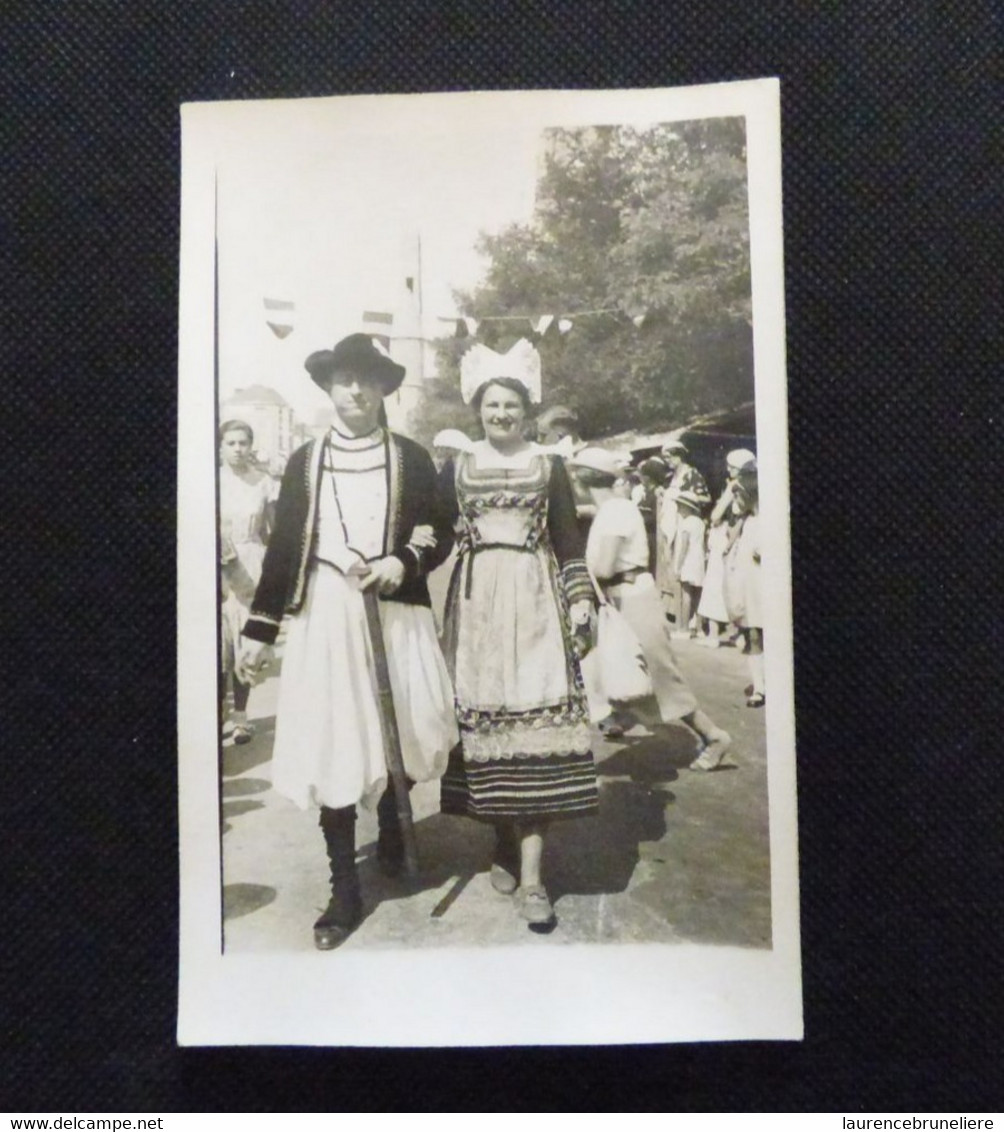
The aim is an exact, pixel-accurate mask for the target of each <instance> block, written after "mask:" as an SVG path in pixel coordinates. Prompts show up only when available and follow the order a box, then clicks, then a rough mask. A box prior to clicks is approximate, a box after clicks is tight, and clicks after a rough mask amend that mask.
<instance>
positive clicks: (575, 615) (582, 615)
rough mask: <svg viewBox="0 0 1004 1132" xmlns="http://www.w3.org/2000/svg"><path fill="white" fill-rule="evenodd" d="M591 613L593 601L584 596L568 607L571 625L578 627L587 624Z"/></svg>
mask: <svg viewBox="0 0 1004 1132" xmlns="http://www.w3.org/2000/svg"><path fill="white" fill-rule="evenodd" d="M592 613H593V603H592V602H591V601H587V600H586V599H585V598H583V599H581V600H580V601H577V602H575V603H574V604H573V605H571V606H570V607H569V610H568V615H569V617H570V618H571V621H572V626H573V627H574V628H576V629H577V628H578V627H579V626H580V625H588V624H589V618H590V617H591V616H592Z"/></svg>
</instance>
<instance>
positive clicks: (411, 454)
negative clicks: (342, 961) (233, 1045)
mask: <svg viewBox="0 0 1004 1132" xmlns="http://www.w3.org/2000/svg"><path fill="white" fill-rule="evenodd" d="M305 367H306V369H307V372H308V373H309V374H310V377H311V378H312V379H313V381H314V382H315V383H316V384H317V385H318V386H319V387H320V388H321V389H323V390H324V391H325V392H326V393H328V395H329V396H330V397H331V402H332V405H333V407H334V411H335V416H334V424H333V425H332V427H331V429H330V431H329V432H328V433H327V435H325V436H324V437H323V438H321V439H317V440H312V441H309V442H308V443H307V444H305V445H304V446H303V447H302V448H300V449H298V450H297V451H296V452H295V453H294V454H293V455H292V457H291V458H290V460H289V464H288V466H287V468H286V472H285V475H284V476H283V481H282V487H281V490H280V493H279V500H278V504H277V506H276V516H275V529H274V531H273V534H272V539H271V541H270V543H269V547H268V551H267V553H266V555H265V560H264V563H263V567H262V576H261V582H260V583H259V585H258V589H257V592H256V593H255V598H254V601H253V603H252V607H251V613H250V616H249V617H248V619H247V622H246V624H245V626H244V633H243V636H244V643H243V647H242V657H241V662H242V665H243V667H244V669H245V671H247V672H248V673H249V674H251V675H254V674H255V673H258V672H260V670H261V668H262V667H263V666H264V665H265V664H267V663H268V655H269V654H268V646H271V645H272V644H273V643H274V641H275V639H276V636H277V634H278V632H279V626H280V624H281V622H282V620H283V618H284V617H286V618H288V621H287V625H288V630H287V634H286V641H285V649H284V655H283V668H282V682H281V685H280V691H279V704H278V711H277V715H276V732H275V746H274V750H273V756H272V781H273V785H274V787H275V789H276V790H277V791H279V793H281V794H283V795H285V796H286V797H287V798H290V799H291V800H292V801H293V802H295V803H296V804H297V805H298V806H299V807H301V808H302V809H306V808H308V807H309V806H312V805H316V806H319V807H320V825H321V829H322V831H323V833H324V839H325V845H326V848H327V854H328V860H329V864H330V869H331V899H330V901H329V903H328V907H327V909H326V910H325V912H324V913H323V914H322V915H321V917H320V919H318V920H317V922H316V924H315V925H314V942H315V945H316V946H317V947H318V948H320V949H321V950H328V949H330V948H332V947H336V946H337V945H338V944H339V943H341V942H342V941H343V940H344V939H345V938H346V937H347V936H348V935H349V934H350V933H351V932H352V931H353V930H354V929H355V928H356V927H357V926H358V925H359V923H360V922H361V920H362V917H363V906H362V899H361V894H360V890H359V881H358V876H357V873H356V864H355V821H356V805H357V804H358V803H360V802H362V803H363V804H365V805H373V804H376V806H377V815H378V820H379V829H380V832H379V839H378V842H377V856H378V860H379V863H380V865H381V867H382V868H383V870H384V871H385V872H386V873H388V874H391V875H393V874H394V873H396V872H398V871H400V868H401V865H402V861H403V852H404V850H403V840H402V835H401V829H400V826H399V824H398V818H397V810H396V806H395V803H394V796H393V791H392V790H391V789H390V788H389V787H388V769H387V754H386V751H385V749H384V739H383V729H382V727H381V717H380V710H381V708H380V699H379V691H378V688H377V677H376V672H375V666H374V648H373V642H372V640H371V638H370V635H369V631H368V627H367V618H366V612H365V605H364V593H365V591H367V590H375V591H376V592H377V593H378V594H379V596H380V620H381V625H382V630H383V644H384V647H385V650H386V656H387V667H388V669H389V676H390V685H391V690H392V692H393V703H394V710H395V715H396V722H397V729H398V732H399V734H400V740H401V752H402V756H403V762H404V768H405V771H406V774H407V776H408V778H409V779H410V780H411V781H413V782H427V781H430V780H432V779H436V778H439V777H440V776H441V775H442V773H443V771H444V770H445V768H446V763H447V759H448V756H449V752H450V749H451V747H452V746H453V745H454V744H455V743H456V741H457V726H456V720H455V715H454V710H453V691H452V686H451V684H450V679H449V676H448V673H447V671H446V666H445V663H444V661H443V657H442V653H441V652H440V650H439V645H438V643H437V640H436V631H435V625H434V623H433V617H432V609H431V603H430V600H429V589H428V585H427V583H426V577H427V575H428V574H429V572H430V571H431V570H433V569H435V567H436V566H438V565H439V564H440V563H441V562H442V561H443V560H444V559H445V558H446V556H447V555H448V553H449V551H450V548H451V545H452V537H453V536H452V530H451V523H450V518H449V516H445V517H444V513H443V511H442V509H441V508H440V507H439V506H438V505H437V502H436V471H435V468H434V466H433V463H432V460H431V458H430V457H429V454H428V453H427V452H426V451H425V449H424V448H422V447H421V446H420V445H418V444H416V443H415V442H414V441H411V440H408V439H407V438H405V437H403V436H398V435H396V434H395V433H392V432H390V431H389V430H388V429H387V428H386V427H384V426H383V425H382V423H381V421H382V420H384V419H385V418H384V416H383V398H384V397H386V396H387V395H389V394H390V393H393V392H394V391H395V390H396V389H397V388H398V387H399V386H400V384H401V382H402V380H403V378H404V373H405V371H404V367H403V366H400V365H397V364H396V363H395V362H394V361H392V360H391V358H390V357H389V356H388V355H387V353H386V352H385V351H384V350H383V349H382V347H380V346H379V344H378V343H377V342H376V340H374V339H373V338H371V337H370V336H369V335H366V334H352V335H350V336H349V337H348V338H345V339H343V340H342V341H341V342H339V343H338V344H337V345H336V346H335V347H334V349H333V350H320V351H318V352H316V353H313V354H311V355H310V357H308V358H307V360H306V363H305Z"/></svg>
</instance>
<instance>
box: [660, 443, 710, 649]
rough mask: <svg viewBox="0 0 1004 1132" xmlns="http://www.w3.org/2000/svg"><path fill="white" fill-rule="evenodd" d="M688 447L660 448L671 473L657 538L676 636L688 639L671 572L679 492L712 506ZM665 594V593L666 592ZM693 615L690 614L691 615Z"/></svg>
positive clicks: (681, 593) (680, 591)
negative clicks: (670, 589) (662, 555)
mask: <svg viewBox="0 0 1004 1132" xmlns="http://www.w3.org/2000/svg"><path fill="white" fill-rule="evenodd" d="M687 456H688V452H687V446H686V445H685V444H684V443H683V441H682V440H680V439H679V438H673V439H671V440H668V441H667V442H666V443H665V444H664V445H663V446H662V458H663V459H664V460H665V461H666V463H667V465H668V466H669V469H670V476H669V482H668V483H667V484H666V490H665V492H663V496H662V507H661V509H660V514H659V534H660V538H661V540H662V545H663V553H664V555H665V563H666V565H665V568H664V570H662V571H660V573H662V574H663V575H664V576H665V579H666V582H665V584H666V585H672V587H673V590H674V596H673V613H674V620H675V622H676V632H677V633H678V634H679V636H680V637H681V638H682V637H688V636H689V635H690V618H689V617H688V618H687V619H686V620H684V613H685V612H686V611H685V609H684V607H683V606H684V591H683V587H682V586H681V585H680V584H679V578H677V577H676V575H675V573H674V572H673V563H674V562H675V561H676V551H675V545H674V544H675V541H676V531H677V523H678V519H679V510H678V509H677V506H676V500H677V498H678V497H679V495H680V493H681V492H688V493H689V494H691V495H693V496H695V497H696V498H697V499H698V500H700V503H701V507H702V508H703V507H706V506H708V504H710V503H711V493H710V492H709V491H708V485H707V483H705V480H704V476H702V475H701V473H700V472H699V471H698V470H697V469H696V468H695V467H693V466H692V465H691V464H689V463H688V462H687ZM665 592H668V591H665ZM692 612H693V611H692V610H691V613H692Z"/></svg>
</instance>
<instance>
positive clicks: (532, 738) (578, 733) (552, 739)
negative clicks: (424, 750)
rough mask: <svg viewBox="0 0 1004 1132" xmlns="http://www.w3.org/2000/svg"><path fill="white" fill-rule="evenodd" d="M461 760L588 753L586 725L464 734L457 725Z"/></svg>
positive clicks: (588, 736)
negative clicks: (459, 732) (461, 748)
mask: <svg viewBox="0 0 1004 1132" xmlns="http://www.w3.org/2000/svg"><path fill="white" fill-rule="evenodd" d="M461 737H462V743H463V752H464V759H465V761H469V762H478V763H483V762H489V761H490V760H492V759H520V758H540V756H541V755H554V756H556V757H559V758H560V757H562V756H571V755H587V754H589V749H590V742H591V736H590V731H589V726H588V724H585V723H568V724H566V725H565V726H562V727H553V726H552V727H548V728H546V729H535V728H532V727H513V728H509V727H498V726H496V728H495V729H494V730H486V731H467V730H466V729H465V728H464V727H463V725H461Z"/></svg>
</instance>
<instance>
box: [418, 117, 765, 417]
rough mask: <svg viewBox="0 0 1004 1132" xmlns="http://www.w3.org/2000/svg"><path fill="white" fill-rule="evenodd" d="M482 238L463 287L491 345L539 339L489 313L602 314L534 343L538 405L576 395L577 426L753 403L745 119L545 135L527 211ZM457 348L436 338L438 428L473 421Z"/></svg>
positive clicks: (430, 413) (524, 326)
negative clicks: (463, 405) (477, 265)
mask: <svg viewBox="0 0 1004 1132" xmlns="http://www.w3.org/2000/svg"><path fill="white" fill-rule="evenodd" d="M478 250H479V251H480V252H481V253H482V254H483V255H484V256H485V257H486V259H487V261H488V267H487V271H486V274H485V278H484V282H483V283H482V284H481V285H480V286H479V287H478V288H476V289H475V290H473V291H471V292H468V293H458V294H457V296H456V297H457V301H458V305H459V309H460V310H461V311H462V312H463V313H464V314H465V315H470V316H473V317H474V318H477V319H482V320H485V321H483V322H482V323H481V326H480V327H479V331H478V337H479V338H480V339H482V340H484V341H486V342H487V343H488V344H489V345H492V346H493V347H494V348H496V349H505V348H507V347H508V345H509V344H511V342H513V341H515V339H516V338H518V337H521V336H528V337H531V338H534V337H535V336H534V335H533V334H531V333H530V328H529V324H528V323H526V322H523V321H521V320H517V321H502V320H500V321H495V322H493V321H492V318H493V316H494V317H495V318H500V316H513V315H540V314H546V313H551V314H565V313H575V312H580V311H606V312H608V313H604V314H593V315H583V316H582V317H580V318H578V319H576V320H575V321H574V326H573V329H572V330H571V331H570V332H569V333H568V334H561V333H560V332H559V331H558V329H557V326H556V325H552V327H551V328H550V329H549V330H548V331H547V333H545V334H544V336H543V337H542V338H540V339H539V340H538V341H537V345H538V348H539V349H540V351H541V355H542V358H543V363H544V375H545V398H546V402H547V403H552V404H553V403H556V402H559V401H560V402H563V403H571V404H573V405H575V407H576V408H577V409H578V411H579V414H580V419H581V422H582V431H583V434H584V435H586V436H602V435H603V434H605V433H611V432H616V431H619V430H621V429H624V428H631V427H638V426H639V425H641V424H643V423H644V425H645V427H648V426H649V425H650V426H651V427H652V428H658V427H670V426H672V425H674V424H678V423H682V422H683V421H685V420H687V419H688V418H690V417H692V416H695V415H698V414H700V413H703V412H710V411H712V410H715V409H719V408H729V407H732V406H734V405H736V404H738V403H740V402H743V401H748V400H751V399H752V396H753V368H752V325H751V324H752V315H751V305H752V304H751V294H750V269H749V232H748V210H747V186H746V161H745V132H744V123H743V120H742V119H740V118H724V119H723V118H718V119H709V120H706V121H697V122H684V123H672V124H665V125H658V126H654V127H652V128H651V129H646V130H637V129H634V128H632V127H626V126H594V127H588V128H585V129H574V130H566V129H561V130H552V131H548V139H547V157H546V161H545V167H544V171H543V174H542V176H541V179H540V182H539V184H538V188H537V204H536V209H535V214H534V217H533V220H532V222H531V223H530V224H529V225H511V226H509V227H507V228H505V229H504V230H502V231H501V232H498V233H495V234H491V233H485V234H483V235H482V237H481V239H480V241H479V245H478ZM640 315H644V319H643V321H642V324H641V326H640V327H638V326H636V325H635V323H634V321H632V318H633V316H640ZM466 345H467V343H465V342H463V341H460V342H457V341H456V340H451V341H449V342H447V341H444V342H442V343H440V348H439V364H440V373H441V374H442V390H441V391H439V393H438V395H434V396H433V397H432V398H430V399H429V400H428V402H427V404H426V405H425V406H423V408H422V409H421V410H420V412H419V414H418V416H419V418H429V419H430V420H431V418H436V420H437V422H441V423H438V424H437V427H445V426H447V425H451V426H452V425H458V426H460V427H464V426H465V425H467V426H469V424H470V415H469V412H468V411H466V410H463V411H461V409H459V408H458V406H459V395H456V394H454V393H451V392H447V390H453V391H455V390H456V388H457V372H458V367H459V357H460V355H461V354H462V352H463V349H464V348H465V347H466ZM419 423H421V422H420V421H416V424H419ZM423 431H424V429H423Z"/></svg>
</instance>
